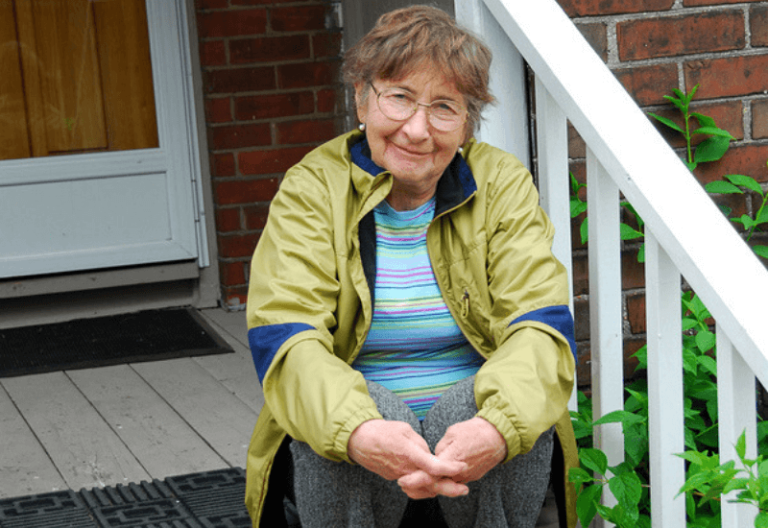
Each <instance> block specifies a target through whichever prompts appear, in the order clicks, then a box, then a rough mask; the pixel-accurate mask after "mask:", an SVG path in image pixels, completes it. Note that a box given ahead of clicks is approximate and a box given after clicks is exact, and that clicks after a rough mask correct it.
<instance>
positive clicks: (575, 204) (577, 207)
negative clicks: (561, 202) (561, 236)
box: [571, 198, 587, 218]
mask: <svg viewBox="0 0 768 528" xmlns="http://www.w3.org/2000/svg"><path fill="white" fill-rule="evenodd" d="M586 210H587V202H582V201H581V200H579V199H578V198H571V218H576V217H577V216H579V215H580V214H581V213H583V212H584V211H586Z"/></svg>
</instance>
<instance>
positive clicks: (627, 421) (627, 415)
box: [592, 409, 645, 427]
mask: <svg viewBox="0 0 768 528" xmlns="http://www.w3.org/2000/svg"><path fill="white" fill-rule="evenodd" d="M607 423H621V424H622V425H623V426H624V427H628V426H630V425H633V424H639V423H645V419H644V418H643V417H642V416H638V415H636V414H634V413H631V412H627V411H625V410H623V409H619V410H617V411H611V412H609V413H608V414H606V415H605V416H603V417H601V418H600V419H599V420H597V421H595V422H594V423H593V424H592V425H602V424H607Z"/></svg>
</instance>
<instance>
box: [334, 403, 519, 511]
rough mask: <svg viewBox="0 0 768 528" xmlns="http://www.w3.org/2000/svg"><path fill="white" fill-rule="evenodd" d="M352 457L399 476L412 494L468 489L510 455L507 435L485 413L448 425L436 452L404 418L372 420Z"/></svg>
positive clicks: (354, 441)
mask: <svg viewBox="0 0 768 528" xmlns="http://www.w3.org/2000/svg"><path fill="white" fill-rule="evenodd" d="M348 452H349V457H350V458H351V459H352V460H353V461H354V462H356V463H358V464H360V465H361V466H363V467H364V468H366V469H368V470H369V471H373V472H374V473H376V474H378V475H380V476H381V477H383V478H385V479H387V480H395V479H397V482H398V484H399V485H400V487H401V488H402V490H403V491H404V492H405V493H406V495H408V496H409V497H410V498H412V499H426V498H431V497H436V496H437V495H444V496H446V497H459V496H462V495H466V494H467V493H469V488H468V487H467V485H466V484H467V483H468V482H473V481H476V480H479V479H480V478H482V477H483V475H485V474H486V473H487V472H488V471H490V470H491V469H492V468H493V467H494V466H496V465H497V464H499V463H501V462H502V461H503V460H504V459H505V458H506V454H507V447H506V442H505V441H504V438H503V437H502V436H501V434H500V433H499V432H498V431H497V430H496V428H495V427H494V426H493V425H491V423H490V422H487V421H486V420H484V419H482V418H478V417H476V418H472V419H471V420H467V421H466V422H460V423H457V424H454V425H452V426H451V427H449V428H448V430H447V431H446V433H445V436H444V437H443V438H442V439H441V440H440V442H438V444H437V446H435V454H434V455H433V454H432V453H431V452H430V450H429V446H428V445H427V442H426V440H424V438H422V437H421V436H420V435H419V434H418V433H416V431H414V430H413V428H411V426H410V425H408V424H407V423H405V422H395V421H387V420H370V421H367V422H364V423H363V424H361V425H360V426H359V427H358V428H357V429H355V431H354V432H353V433H352V435H351V436H350V438H349V444H348Z"/></svg>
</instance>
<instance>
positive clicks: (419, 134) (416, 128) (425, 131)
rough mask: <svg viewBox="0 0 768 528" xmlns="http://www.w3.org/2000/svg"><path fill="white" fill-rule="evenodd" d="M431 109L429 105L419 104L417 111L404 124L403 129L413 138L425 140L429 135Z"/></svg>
mask: <svg viewBox="0 0 768 528" xmlns="http://www.w3.org/2000/svg"><path fill="white" fill-rule="evenodd" d="M428 111H429V109H428V107H427V106H424V105H419V106H418V107H416V112H414V113H413V115H412V116H411V117H409V118H408V120H407V121H406V122H405V123H404V124H403V131H404V132H405V133H406V134H407V135H408V137H410V138H411V140H414V141H418V140H424V139H426V138H428V137H429V115H427V112H428Z"/></svg>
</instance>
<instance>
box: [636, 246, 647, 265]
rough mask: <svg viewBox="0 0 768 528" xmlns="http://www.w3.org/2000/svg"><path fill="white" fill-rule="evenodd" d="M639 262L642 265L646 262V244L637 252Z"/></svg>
mask: <svg viewBox="0 0 768 528" xmlns="http://www.w3.org/2000/svg"><path fill="white" fill-rule="evenodd" d="M637 261H638V262H640V263H643V262H645V242H643V245H642V246H640V249H639V250H638V252H637Z"/></svg>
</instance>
